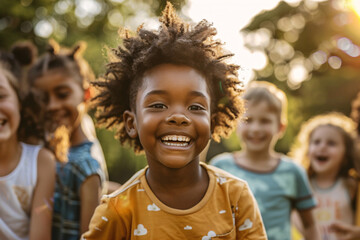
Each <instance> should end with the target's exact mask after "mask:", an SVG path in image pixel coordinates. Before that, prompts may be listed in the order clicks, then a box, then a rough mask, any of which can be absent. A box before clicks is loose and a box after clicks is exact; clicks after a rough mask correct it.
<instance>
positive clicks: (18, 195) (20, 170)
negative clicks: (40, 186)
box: [0, 143, 41, 240]
mask: <svg viewBox="0 0 360 240" xmlns="http://www.w3.org/2000/svg"><path fill="white" fill-rule="evenodd" d="M21 145H22V154H21V157H20V161H19V163H18V165H17V166H16V168H15V169H14V170H13V171H12V172H11V173H9V174H8V175H6V176H3V177H0V239H1V240H7V239H9V240H10V239H11V240H24V239H29V225H30V211H31V204H32V198H33V192H34V188H35V186H36V180H37V158H38V153H39V150H40V148H41V147H40V146H37V145H29V144H25V143H21Z"/></svg>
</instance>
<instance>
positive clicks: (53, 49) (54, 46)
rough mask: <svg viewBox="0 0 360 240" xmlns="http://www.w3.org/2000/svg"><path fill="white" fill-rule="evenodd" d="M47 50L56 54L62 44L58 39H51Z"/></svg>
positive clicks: (51, 53)
mask: <svg viewBox="0 0 360 240" xmlns="http://www.w3.org/2000/svg"><path fill="white" fill-rule="evenodd" d="M46 51H47V52H48V53H50V55H56V54H58V53H59V51H60V45H59V43H58V42H57V41H55V40H54V39H49V43H48V46H47V48H46Z"/></svg>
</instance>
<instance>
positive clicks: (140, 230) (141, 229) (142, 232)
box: [134, 224, 147, 236]
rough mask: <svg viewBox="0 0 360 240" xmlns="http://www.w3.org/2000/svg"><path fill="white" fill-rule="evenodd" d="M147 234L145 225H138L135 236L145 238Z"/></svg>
mask: <svg viewBox="0 0 360 240" xmlns="http://www.w3.org/2000/svg"><path fill="white" fill-rule="evenodd" d="M146 234H147V229H146V228H145V227H144V225H142V224H139V225H137V228H136V229H135V230H134V235H135V236H144V235H146Z"/></svg>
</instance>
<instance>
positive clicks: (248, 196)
mask: <svg viewBox="0 0 360 240" xmlns="http://www.w3.org/2000/svg"><path fill="white" fill-rule="evenodd" d="M235 213H236V216H235V226H236V239H238V240H240V239H241V240H252V239H254V240H255V239H256V240H267V237H266V232H265V228H264V224H263V221H262V218H261V215H260V210H259V207H258V205H257V202H256V200H255V198H254V196H253V194H252V193H251V191H250V189H249V186H248V185H247V184H246V185H245V186H244V189H243V190H242V193H241V195H240V199H239V201H238V203H237V206H236V209H235Z"/></svg>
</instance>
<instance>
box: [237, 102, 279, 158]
mask: <svg viewBox="0 0 360 240" xmlns="http://www.w3.org/2000/svg"><path fill="white" fill-rule="evenodd" d="M281 126H282V125H281V124H280V120H279V116H278V114H276V113H275V112H274V111H271V110H270V109H269V105H268V103H267V102H265V101H261V102H258V103H253V104H252V103H251V102H250V103H248V104H247V105H246V112H245V114H244V121H241V122H239V125H238V128H237V133H238V136H239V137H240V138H241V140H242V145H243V147H244V148H245V150H246V151H251V152H257V153H261V152H268V151H269V150H271V148H273V145H274V144H275V142H276V140H277V138H278V134H279V133H280V131H281V128H282V127H281Z"/></svg>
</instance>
